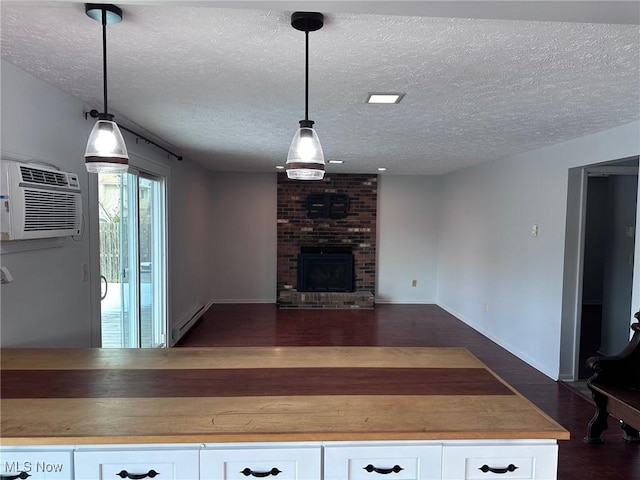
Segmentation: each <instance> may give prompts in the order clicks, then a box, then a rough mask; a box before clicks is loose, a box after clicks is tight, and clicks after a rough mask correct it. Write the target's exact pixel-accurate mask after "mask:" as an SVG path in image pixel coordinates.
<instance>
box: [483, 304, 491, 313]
mask: <svg viewBox="0 0 640 480" xmlns="http://www.w3.org/2000/svg"><path fill="white" fill-rule="evenodd" d="M482 311H483V312H484V313H489V304H488V303H487V302H484V303H483V304H482Z"/></svg>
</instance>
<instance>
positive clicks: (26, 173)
mask: <svg viewBox="0 0 640 480" xmlns="http://www.w3.org/2000/svg"><path fill="white" fill-rule="evenodd" d="M20 174H21V175H22V180H23V181H25V182H30V183H39V184H41V185H55V186H59V187H68V186H69V182H68V181H67V176H66V175H65V174H64V173H55V172H49V171H46V170H39V169H36V168H29V167H20Z"/></svg>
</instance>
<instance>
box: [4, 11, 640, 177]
mask: <svg viewBox="0 0 640 480" xmlns="http://www.w3.org/2000/svg"><path fill="white" fill-rule="evenodd" d="M118 5H119V6H120V7H121V8H122V9H123V11H124V20H123V21H122V22H121V23H119V24H115V25H109V27H108V30H107V37H108V73H109V110H110V111H112V113H115V114H116V121H118V122H119V123H121V124H122V125H125V126H128V127H130V128H133V129H134V130H139V131H142V132H144V133H147V134H148V133H151V134H152V135H153V138H154V139H160V140H162V142H163V144H164V145H166V146H168V147H169V148H170V149H175V151H176V152H177V153H181V154H183V155H184V156H185V157H186V158H189V159H191V160H194V161H196V162H198V163H201V164H203V165H205V166H207V167H208V168H210V169H212V170H229V171H275V166H276V165H283V164H284V160H285V158H286V155H287V151H288V148H289V143H290V142H291V139H292V138H293V134H294V132H295V130H296V128H297V127H298V121H299V120H300V119H302V118H304V33H302V32H298V31H296V30H294V29H293V28H292V27H291V26H290V15H291V13H292V12H293V11H295V10H315V11H321V12H322V13H324V14H325V26H324V28H322V29H321V30H320V31H318V32H312V33H310V100H309V118H310V119H312V120H314V121H315V122H316V125H315V127H316V130H317V132H318V135H319V137H320V140H321V142H322V146H323V149H324V154H325V159H327V160H333V159H335V160H344V161H345V163H344V164H343V165H339V166H334V165H329V166H328V167H327V170H328V171H333V172H344V173H376V169H377V167H380V166H384V167H387V168H388V172H389V173H392V174H429V175H438V174H443V173H447V172H451V171H454V170H457V169H460V168H463V167H466V166H469V165H474V164H477V163H482V162H486V161H489V160H492V159H496V158H502V157H506V156H509V155H513V154H516V153H520V152H524V151H528V150H533V149H536V148H539V147H542V146H545V145H550V144H553V143H558V142H562V141H565V140H568V139H571V138H576V137H580V136H583V135H587V134H590V133H594V132H598V131H602V130H606V129H609V128H613V127H615V126H618V125H623V124H626V123H629V122H632V121H635V120H638V119H639V118H640V28H639V27H638V24H639V23H640V21H639V20H640V18H639V17H640V4H639V3H638V2H636V1H630V2H629V1H623V2H593V1H592V2H578V1H569V2H551V1H546V2H545V1H542V2H507V1H497V2H495V1H494V2H484V1H467V2H419V1H409V2H379V1H378V2H376V1H368V2H336V1H324V2H323V1H307V2H272V1H262V2H260V1H254V2H244V1H236V2H209V1H191V2H177V1H170V0H165V1H144V0H142V1H123V2H121V3H118ZM0 13H1V29H0V31H1V42H2V43H1V46H2V58H3V59H5V60H6V61H8V62H10V63H12V64H14V65H16V66H18V67H19V68H21V69H23V70H25V71H27V72H29V73H31V74H33V75H35V76H36V77H38V78H41V79H43V80H45V81H47V82H49V83H51V84H53V85H55V86H57V87H59V88H61V89H62V90H64V91H66V92H69V93H70V94H72V95H73V96H75V97H78V98H80V99H81V100H82V101H83V102H84V103H85V104H86V106H87V109H90V108H96V109H98V110H102V66H101V65H102V63H101V62H102V49H101V41H102V36H101V27H100V24H99V23H98V22H95V21H93V20H91V19H90V18H89V17H87V16H86V15H85V13H84V4H83V3H71V2H60V1H37V2H27V1H20V2H17V1H15V2H12V1H5V0H3V1H2V5H1V12H0ZM464 17H476V18H464ZM543 20H547V21H543ZM549 20H551V21H549ZM587 22H592V23H587ZM603 22H605V23H603ZM606 22H609V23H606ZM387 91H390V92H402V93H406V96H405V97H404V99H403V100H402V102H401V103H400V104H398V105H367V104H365V99H366V97H367V94H368V93H370V92H387ZM90 121H92V120H90Z"/></svg>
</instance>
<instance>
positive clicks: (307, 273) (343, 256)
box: [298, 251, 354, 292]
mask: <svg viewBox="0 0 640 480" xmlns="http://www.w3.org/2000/svg"><path fill="white" fill-rule="evenodd" d="M353 283H354V282H353V254H351V253H329V252H327V253H305V252H304V251H303V252H302V253H300V254H299V255H298V291H299V292H353Z"/></svg>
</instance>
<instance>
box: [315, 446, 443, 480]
mask: <svg viewBox="0 0 640 480" xmlns="http://www.w3.org/2000/svg"><path fill="white" fill-rule="evenodd" d="M441 464H442V446H441V445H440V444H437V443H434V444H422V445H411V444H387V445H376V446H366V445H362V444H360V445H354V444H351V445H340V444H333V445H327V446H325V449H324V479H325V480H372V479H377V478H379V479H383V478H389V479H393V480H440V477H441Z"/></svg>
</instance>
